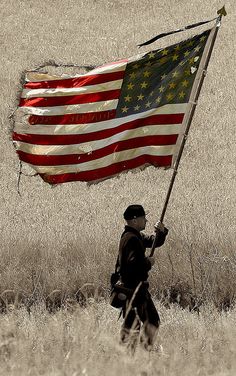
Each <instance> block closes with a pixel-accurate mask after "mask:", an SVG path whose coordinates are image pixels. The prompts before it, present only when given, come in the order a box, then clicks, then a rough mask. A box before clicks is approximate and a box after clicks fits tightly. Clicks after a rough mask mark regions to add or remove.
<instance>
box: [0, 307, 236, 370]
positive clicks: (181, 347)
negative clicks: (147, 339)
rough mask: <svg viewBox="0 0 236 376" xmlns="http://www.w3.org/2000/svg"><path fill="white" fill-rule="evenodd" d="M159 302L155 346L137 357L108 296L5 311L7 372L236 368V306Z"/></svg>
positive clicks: (2, 349) (0, 322)
mask: <svg viewBox="0 0 236 376" xmlns="http://www.w3.org/2000/svg"><path fill="white" fill-rule="evenodd" d="M157 305H158V310H159V312H160V316H161V321H162V324H161V327H160V331H159V334H158V338H157V341H156V345H155V348H154V350H153V351H151V352H150V353H147V352H146V351H144V350H142V348H141V347H138V348H137V351H136V353H135V355H134V357H131V356H129V355H128V354H127V352H126V350H125V348H123V347H121V346H120V345H119V344H118V341H119V326H120V323H119V322H118V321H117V315H118V314H117V312H116V311H113V309H112V308H111V307H110V308H109V306H108V305H107V302H106V301H103V302H100V303H96V302H94V301H90V305H89V307H87V308H83V309H82V308H78V307H77V309H76V310H75V311H73V312H71V311H59V312H58V313H57V314H55V315H49V314H48V312H47V311H45V309H44V308H43V307H42V306H40V305H38V306H37V307H35V308H34V310H33V311H32V314H31V315H30V316H29V315H28V314H27V312H26V310H25V309H21V310H18V311H13V312H12V313H11V314H8V315H1V316H0V359H1V369H0V374H1V375H4V376H7V375H17V376H21V375H34V376H35V375H47V376H48V375H66V376H67V375H73V376H82V375H87V376H98V375H104V376H106V375H109V376H111V375H112V376H116V375H125V376H129V375H134V374H135V375H137V376H152V375H153V376H154V375H155V376H156V375H168V376H172V375H174V376H180V375H181V376H185V375H186V376H189V375H190V374H192V375H217V376H234V375H235V371H236V360H235V356H234V353H235V345H236V342H235V338H236V329H235V328H236V325H235V324H236V321H235V320H236V315H235V313H236V312H235V311H232V312H230V313H227V314H220V313H219V312H218V311H217V310H216V309H215V308H214V307H213V306H211V305H207V306H205V307H204V309H202V313H201V315H197V314H196V313H195V314H191V313H189V312H187V311H184V310H181V309H179V308H178V307H177V306H173V307H172V308H171V309H169V310H166V309H165V308H164V307H163V306H162V305H160V304H157Z"/></svg>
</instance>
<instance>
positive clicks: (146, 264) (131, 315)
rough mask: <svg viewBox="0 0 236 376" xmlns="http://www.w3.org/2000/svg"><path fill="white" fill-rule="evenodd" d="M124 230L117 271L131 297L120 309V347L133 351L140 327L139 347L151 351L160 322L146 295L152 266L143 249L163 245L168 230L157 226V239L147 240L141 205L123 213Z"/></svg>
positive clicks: (152, 236)
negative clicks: (126, 347)
mask: <svg viewBox="0 0 236 376" xmlns="http://www.w3.org/2000/svg"><path fill="white" fill-rule="evenodd" d="M124 219H125V221H126V226H125V229H124V232H123V234H122V236H121V239H120V245H119V257H118V265H117V268H116V269H117V270H118V271H119V274H120V280H121V283H122V285H123V286H124V288H125V289H128V290H131V291H132V295H130V297H129V298H127V299H126V301H125V304H124V306H123V317H124V322H123V325H122V328H121V343H127V344H128V345H129V346H130V347H131V351H134V350H135V347H136V344H137V339H138V335H139V332H140V329H141V323H143V325H142V335H141V343H142V344H143V346H144V348H145V349H147V350H150V349H151V348H152V346H153V343H154V340H155V337H156V333H157V330H158V327H159V324H160V318H159V315H158V312H157V310H156V308H155V305H154V303H153V301H152V298H151V295H150V293H149V291H148V287H149V284H148V282H147V279H148V272H149V271H150V269H151V267H152V266H153V264H154V258H153V257H147V256H145V251H146V248H151V247H152V246H153V242H154V241H155V245H154V247H160V246H162V245H163V244H164V242H165V238H166V235H167V233H168V229H167V228H166V227H165V226H164V225H163V224H162V223H161V222H157V223H156V225H155V226H154V228H155V232H156V237H155V236H154V235H151V236H147V235H145V234H143V233H142V232H141V231H143V230H145V227H146V223H147V219H146V213H145V211H144V209H143V207H142V206H141V205H130V206H128V208H127V209H126V210H125V212H124Z"/></svg>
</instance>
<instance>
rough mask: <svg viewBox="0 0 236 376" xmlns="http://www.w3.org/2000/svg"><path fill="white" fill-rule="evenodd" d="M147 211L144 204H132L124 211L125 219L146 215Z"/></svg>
mask: <svg viewBox="0 0 236 376" xmlns="http://www.w3.org/2000/svg"><path fill="white" fill-rule="evenodd" d="M145 215H146V213H145V211H144V208H143V207H142V205H130V206H128V208H127V209H126V210H125V212H124V219H125V220H130V219H134V218H138V217H143V216H145Z"/></svg>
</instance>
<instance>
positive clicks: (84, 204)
mask: <svg viewBox="0 0 236 376" xmlns="http://www.w3.org/2000/svg"><path fill="white" fill-rule="evenodd" d="M222 5H223V4H222V3H221V2H220V1H209V2H207V3H205V2H203V1H200V0H199V1H187V0H182V1H167V2H162V1H152V2H148V1H144V2H140V1H136V0H134V1H132V2H131V1H125V0H122V1H118V0H117V1H104V0H97V1H96V0H94V1H66V2H61V1H56V0H51V1H40V2H37V1H35V0H28V1H13V0H8V1H5V0H1V11H0V12H1V26H0V27H1V35H0V38H1V39H0V43H1V57H0V59H1V78H0V80H1V81H0V82H1V92H0V99H1V100H0V107H1V111H0V119H1V154H0V158H1V159H0V162H1V164H0V173H1V179H0V185H1V188H0V189H1V205H0V215H1V217H0V218H1V219H0V226H1V232H0V237H1V238H0V241H1V259H0V268H1V269H0V270H1V276H0V289H1V290H2V291H3V290H4V289H16V288H22V289H24V290H26V291H29V292H30V291H31V289H32V278H31V277H32V275H33V274H34V275H35V274H38V273H39V274H40V273H41V274H42V281H41V282H40V283H41V287H42V291H44V292H45V291H46V292H48V291H49V290H50V289H55V288H59V289H68V288H70V287H71V288H72V287H73V288H76V287H78V286H80V285H81V284H83V283H86V282H92V283H98V284H99V285H101V286H102V287H104V288H106V287H107V286H108V278H109V274H110V272H111V271H112V269H113V265H114V262H115V257H116V252H117V245H118V241H119V236H120V233H121V231H122V228H123V225H124V223H123V212H124V209H125V208H126V206H127V205H129V204H132V203H140V204H142V205H143V206H144V207H145V209H146V210H147V211H150V213H151V214H150V215H149V223H148V227H147V232H151V231H152V230H153V224H154V223H155V222H156V221H157V220H158V218H159V216H160V213H161V209H162V206H163V203H164V198H165V194H166V191H167V188H168V184H169V181H170V177H171V174H172V170H168V171H164V170H158V169H155V168H153V167H149V168H147V169H146V170H144V171H140V172H135V173H134V172H128V173H127V174H122V175H121V176H120V177H118V178H113V179H110V180H107V181H104V182H101V183H99V184H97V185H92V186H88V185H87V184H86V183H80V182H75V183H66V184H62V185H58V186H56V187H54V188H51V187H50V185H48V184H46V183H44V182H43V181H42V180H41V179H40V177H37V176H36V177H28V176H25V175H24V174H26V175H27V174H30V173H31V172H30V171H29V170H28V169H27V168H26V167H24V168H23V173H24V174H23V175H22V176H21V181H20V195H19V194H18V193H17V179H18V171H19V161H18V158H17V155H16V152H15V149H14V146H13V144H12V142H11V127H12V123H11V122H10V121H9V116H10V115H11V113H12V111H13V110H14V109H15V106H16V105H17V95H18V94H17V93H18V91H19V87H20V86H19V80H20V77H21V73H22V71H24V70H26V69H29V70H30V69H32V68H34V67H36V66H38V65H40V64H42V63H44V62H45V61H48V60H54V61H55V62H57V63H64V64H66V63H74V64H81V65H83V64H87V65H88V64H92V65H98V64H102V63H105V62H109V61H114V60H117V59H120V58H123V57H128V56H132V55H136V54H137V53H138V52H140V50H139V49H138V48H137V44H138V43H141V42H143V41H145V40H147V39H149V38H150V37H152V36H154V35H157V34H158V33H161V32H166V31H170V30H173V29H176V28H179V27H182V26H184V25H188V24H190V23H194V22H198V21H201V20H205V19H209V18H213V17H214V16H216V11H217V9H219V8H221V6H222ZM225 5H226V10H227V12H228V15H227V17H223V20H222V27H221V29H220V31H219V33H218V37H217V40H216V44H215V48H214V50H213V53H212V57H211V61H210V64H209V68H208V71H207V76H206V78H205V81H204V84H203V87H202V92H201V94H200V98H199V102H198V106H197V109H196V112H195V116H194V119H193V122H192V126H191V130H190V134H189V137H188V140H187V143H186V147H185V150H184V154H183V157H182V160H181V164H180V168H179V173H178V176H177V178H176V182H175V186H174V189H173V193H172V196H171V199H170V202H169V206H168V210H167V213H166V217H165V224H166V226H167V227H168V228H169V229H170V232H169V236H168V241H167V242H166V245H165V246H163V247H162V248H161V249H160V250H158V251H157V252H156V253H158V255H157V256H156V257H157V263H156V267H155V269H154V271H153V273H152V279H151V281H152V287H157V286H159V287H160V286H164V285H168V284H170V283H177V282H178V281H185V282H186V283H188V284H190V285H191V287H194V288H195V290H197V289H198V290H199V291H200V293H201V292H202V289H206V287H208V288H209V289H208V290H209V293H210V292H211V290H210V289H211V287H212V285H214V286H215V289H218V290H219V289H222V288H224V285H225V281H224V279H225V277H226V276H225V274H226V271H227V273H229V274H230V275H231V276H233V273H234V272H235V263H236V261H235V248H234V247H235V198H236V195H235V155H236V153H235V108H236V104H235V103H236V102H235V82H234V77H235V54H236V53H235V21H236V19H235V2H234V1H233V0H231V1H227V2H226V4H225ZM205 28H207V27H205ZM201 30H202V29H201V28H199V31H201ZM196 32H197V30H193V31H189V32H183V33H181V34H177V35H175V36H171V37H167V38H164V39H162V40H160V41H159V42H156V43H155V44H153V45H152V46H149V48H146V49H145V48H143V49H142V51H143V52H145V51H148V49H151V48H157V47H164V46H165V45H168V44H172V43H175V42H176V41H177V40H181V39H184V38H187V37H188V36H190V35H192V34H193V33H196ZM63 72H70V69H69V68H68V69H66V68H63ZM214 271H215V273H214ZM212 273H213V274H212ZM229 274H227V277H226V278H227V281H228V282H229V278H228V277H229ZM204 278H205V279H204ZM230 279H231V278H230ZM209 281H210V282H209ZM232 283H234V281H232V280H231V281H230V283H227V285H228V287H227V288H231V285H232ZM193 285H194V286H193Z"/></svg>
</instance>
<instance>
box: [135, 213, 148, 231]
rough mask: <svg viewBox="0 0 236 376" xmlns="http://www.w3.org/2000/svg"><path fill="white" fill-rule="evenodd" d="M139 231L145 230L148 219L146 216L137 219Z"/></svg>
mask: <svg viewBox="0 0 236 376" xmlns="http://www.w3.org/2000/svg"><path fill="white" fill-rule="evenodd" d="M136 221H137V226H138V229H139V231H142V230H145V227H146V223H147V219H146V217H145V216H142V217H138V218H136Z"/></svg>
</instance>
